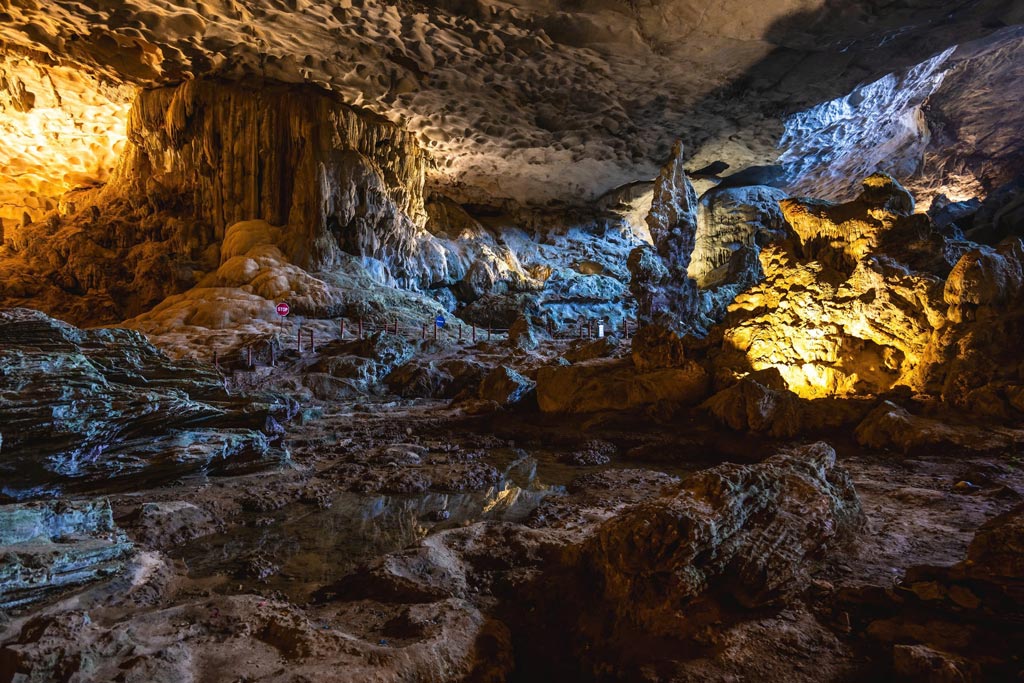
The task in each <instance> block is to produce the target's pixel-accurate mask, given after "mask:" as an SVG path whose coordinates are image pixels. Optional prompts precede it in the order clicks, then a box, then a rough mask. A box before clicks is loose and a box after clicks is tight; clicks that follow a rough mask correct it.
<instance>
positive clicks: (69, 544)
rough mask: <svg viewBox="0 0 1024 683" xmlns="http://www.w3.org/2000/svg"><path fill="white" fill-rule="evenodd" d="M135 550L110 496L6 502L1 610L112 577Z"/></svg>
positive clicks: (0, 550)
mask: <svg viewBox="0 0 1024 683" xmlns="http://www.w3.org/2000/svg"><path fill="white" fill-rule="evenodd" d="M131 550H132V544H131V543H130V542H129V541H128V538H127V537H126V536H125V535H124V533H123V532H122V531H121V530H120V529H118V528H117V526H115V524H114V519H113V516H112V513H111V509H110V503H108V502H106V501H68V502H64V501H48V502H42V503H27V504H21V505H3V506H0V609H5V610H7V609H11V608H12V607H17V606H21V605H24V604H27V603H30V602H34V601H38V600H41V599H44V598H46V597H48V596H50V595H53V594H55V593H58V592H60V591H61V590H63V589H66V588H70V587H73V586H77V585H81V584H83V583H88V582H91V581H95V580H97V579H100V578H104V577H107V576H111V575H112V574H115V573H117V572H119V571H121V570H122V569H123V568H124V559H125V556H126V555H128V554H129V553H130V552H131Z"/></svg>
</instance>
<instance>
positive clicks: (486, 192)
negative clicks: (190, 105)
mask: <svg viewBox="0 0 1024 683" xmlns="http://www.w3.org/2000/svg"><path fill="white" fill-rule="evenodd" d="M1019 24H1024V3H1021V2H1019V1H1018V0H977V1H972V2H953V1H949V0H946V1H940V0H893V1H885V2H883V1H881V0H877V1H871V2H852V1H848V0H832V1H830V2H822V1H821V0H761V1H759V2H750V1H749V0H722V1H719V0H710V1H709V0H654V1H649V0H647V1H645V0H637V1H615V0H576V1H568V2H567V1H557V2H556V1H548V2H546V1H544V0H519V1H516V2H495V1H492V0H430V1H429V2H421V3H411V2H403V3H392V2H379V1H378V0H362V1H360V0H333V1H329V2H328V1H322V0H246V1H245V2H239V1H236V0H137V1H136V2H121V1H113V0H0V43H2V53H3V54H4V58H3V59H4V60H5V61H3V62H0V72H2V74H0V75H2V76H3V77H2V78H0V108H2V109H3V110H4V121H5V122H4V124H3V125H4V129H3V131H0V132H3V133H4V134H5V135H4V137H5V139H6V140H8V144H7V145H6V150H0V175H3V176H4V178H3V180H4V182H3V183H0V185H4V186H5V188H6V189H4V190H0V195H2V194H3V192H6V193H7V194H11V192H18V191H19V190H18V188H19V187H20V188H21V190H20V191H24V190H25V188H26V187H27V186H31V187H32V188H33V189H34V190H35V191H37V193H38V194H39V196H40V197H44V196H48V195H54V194H56V190H57V189H60V188H65V189H66V188H67V187H70V186H72V185H74V184H75V183H77V182H79V181H81V180H82V179H83V178H89V177H91V178H93V179H96V180H102V179H103V175H104V172H105V170H106V169H108V168H109V167H110V166H111V164H112V161H111V156H112V155H116V152H117V149H118V146H119V145H120V144H121V138H123V134H124V132H123V119H124V110H125V108H126V106H127V104H128V103H129V102H130V99H131V94H132V93H133V92H134V88H137V87H151V86H154V85H159V84H165V83H175V82H179V81H181V80H185V79H190V78H196V77H203V76H213V77H222V78H228V79H245V78H268V79H275V80H280V81H286V82H310V83H313V84H316V85H319V86H321V87H323V88H326V89H329V90H331V91H333V92H335V93H337V94H338V96H339V97H341V98H342V99H343V100H344V101H345V102H347V103H349V104H353V105H357V106H360V107H363V108H366V109H369V110H372V111H374V112H377V113H379V114H382V115H384V116H386V117H387V118H389V119H390V120H392V121H394V122H395V123H397V124H399V125H401V126H403V127H405V128H407V129H409V130H411V131H412V132H414V133H415V134H416V135H417V137H418V139H419V140H420V142H421V143H422V145H423V146H424V147H425V148H426V149H427V150H428V152H429V154H430V157H431V170H430V172H429V177H428V181H429V184H430V187H432V188H437V189H440V190H443V191H444V192H445V193H447V194H448V195H450V196H452V197H455V198H457V199H459V200H461V201H465V202H478V203H482V202H495V201H500V200H503V199H510V200H513V201H515V202H519V203H528V204H544V203H549V202H568V203H581V202H585V201H588V200H590V199H593V198H594V197H596V196H599V195H601V194H602V193H604V192H607V191H608V190H610V189H612V188H614V187H616V186H619V185H622V184H625V183H629V182H632V181H636V180H641V179H649V178H651V177H653V176H654V175H655V173H656V171H657V168H658V167H659V165H660V164H661V163H663V162H664V161H665V159H666V158H667V156H668V154H669V151H670V148H671V144H672V142H673V140H674V139H676V138H682V139H683V141H684V142H685V143H686V145H687V148H688V150H689V151H690V152H689V153H690V155H691V159H690V162H689V166H690V168H691V170H694V169H697V168H700V167H701V166H703V165H705V164H709V163H711V162H714V161H718V160H722V161H725V162H726V163H729V164H730V166H731V167H732V168H733V169H734V170H735V169H739V168H743V167H745V166H750V165H755V164H772V163H775V162H776V160H777V159H778V158H779V156H780V153H781V152H780V149H779V142H780V139H784V135H785V136H788V137H789V138H790V141H791V142H793V145H792V149H791V150H790V151H789V153H790V154H791V155H793V154H799V155H803V156H805V157H806V156H813V155H814V154H815V153H817V152H820V150H817V152H816V151H815V150H814V149H810V150H808V149H806V147H807V146H808V144H811V147H813V146H814V145H813V144H812V143H814V141H815V139H816V138H815V135H819V137H821V136H820V131H817V132H815V131H811V132H809V133H807V134H806V135H804V136H803V137H802V138H801V139H799V140H796V141H793V140H792V139H791V138H792V133H793V131H794V130H800V128H801V126H803V127H804V128H814V125H813V124H814V121H813V120H812V121H811V122H810V123H808V121H806V120H802V121H798V122H797V124H793V123H792V121H790V123H789V124H787V123H786V121H787V119H791V118H792V116H793V115H794V114H796V113H798V112H801V111H805V110H810V109H813V107H814V106H815V105H819V104H820V103H823V102H828V101H830V100H833V99H835V98H842V97H844V96H847V95H848V94H849V93H850V91H851V89H853V88H854V87H855V86H857V85H858V84H865V83H871V82H873V81H875V80H876V79H880V78H883V77H885V76H886V74H891V73H894V72H895V73H899V72H900V70H903V69H911V68H913V67H915V65H919V64H921V63H922V62H925V61H926V60H928V59H931V58H934V57H936V55H939V56H942V55H946V56H945V57H944V58H943V59H944V60H946V61H948V60H952V59H953V57H950V55H951V54H952V52H950V51H951V50H954V49H956V48H957V47H958V46H961V45H964V44H966V43H969V42H970V41H975V43H977V41H984V40H987V39H991V36H1000V40H1003V41H1004V42H1005V41H1011V44H1009V45H1002V47H1001V49H1003V50H1004V52H1007V53H1008V54H1010V55H1013V54H1015V53H1016V52H1019V50H1017V48H1018V47H1019V45H1018V44H1017V43H1012V41H1014V40H1016V41H1020V40H1021V35H1020V33H1019V32H1015V31H1016V30H1017V29H1018V28H1019V26H1018V25H1019ZM971 49H972V50H973V51H974V52H978V51H979V49H980V48H977V47H973V48H971ZM982 51H984V50H982ZM1003 59H1004V61H1006V60H1011V61H1012V59H1011V57H1006V55H1004V56H1003ZM952 63H953V62H952V61H950V64H952ZM1011 66H1012V69H1015V71H1012V73H1013V74H1015V77H1016V78H1019V77H1020V68H1019V66H1018V65H1016V64H1014V65H1011ZM927 76H928V74H926V77H927ZM968 80H969V79H968ZM1022 84H1024V83H1020V82H1017V81H1013V82H1011V83H1010V86H1011V89H1012V87H1016V86H1020V85H1022ZM932 85H933V86H934V85H936V84H935V83H934V82H932ZM989 85H991V84H989ZM933 90H934V88H933ZM933 90H928V89H927V88H924V90H922V91H921V92H920V93H918V95H917V100H914V98H913V97H910V98H909V99H910V100H913V101H911V102H910V104H911V105H912V106H911V107H910V110H908V111H907V112H903V111H900V112H897V114H898V115H899V116H903V115H906V116H909V117H910V118H913V116H914V115H915V114H914V111H911V110H913V106H916V105H920V104H921V102H922V101H923V100H925V99H927V98H928V97H929V96H930V95H931V94H932V92H933ZM987 92H989V94H990V96H991V92H992V91H991V89H990V88H989V89H988V90H987ZM996 92H998V90H997V91H996ZM1002 92H1006V90H1005V89H1004V90H1002ZM26 93H28V94H26ZM83 93H85V94H83ZM940 99H941V98H940ZM48 102H49V104H47V103H48ZM904 104H906V103H905V102H904ZM847 105H849V103H847ZM847 105H844V106H847ZM46 106H49V110H48V111H50V112H51V113H52V112H53V111H56V109H55V107H56V108H59V107H60V106H64V108H65V109H68V108H69V107H70V108H71V109H73V110H74V111H72V113H71V114H70V116H71V119H73V120H68V121H65V122H63V123H61V122H57V123H52V124H51V123H48V121H50V119H53V118H59V116H54V115H47V116H44V117H42V118H41V119H40V120H29V119H28V118H26V117H27V116H29V113H30V112H31V110H32V109H33V108H43V107H46ZM1014 109H1020V108H1019V107H1014ZM75 112H78V114H77V115H76V113H75ZM82 112H84V113H82ZM15 115H17V116H15ZM861 115H862V117H865V121H863V122H862V123H865V122H866V123H870V116H871V112H870V111H869V112H866V113H865V112H862V113H861ZM1017 115H1019V113H1018V114H1017ZM18 116H20V117H21V118H18ZM38 118H39V117H37V119H38ZM819 123H820V121H819ZM826 123H828V122H827V121H826ZM970 123H971V122H970V121H968V122H967V123H966V124H965V125H970ZM55 126H56V131H57V132H56V134H55V133H54V130H55V128H54V127H55ZM62 126H63V127H64V128H67V127H68V126H70V128H69V129H67V130H64V128H61V127H62ZM40 129H42V132H41V133H40ZM76 130H77V131H78V132H77V135H78V137H77V138H76V137H75V136H76V132H75V131H76ZM32 131H34V132H32ZM62 133H63V134H62ZM972 134H977V131H974V132H973V133H972ZM40 135H44V136H48V137H49V139H50V142H51V144H53V145H54V146H56V147H58V148H59V149H60V150H61V153H60V154H61V155H63V158H60V159H57V158H51V159H47V158H46V156H47V155H46V153H45V151H46V150H45V147H46V144H45V143H42V142H40V141H39V139H38V138H39V136H40ZM808 139H809V140H811V143H808V142H807V140H808ZM76 140H77V142H76ZM83 140H85V141H84V142H83ZM822 140H823V141H821V140H819V143H820V144H828V143H829V140H830V138H829V137H828V135H826V136H824V138H822ZM831 141H832V142H835V136H834V135H833V136H832V138H831ZM861 143H862V144H872V145H874V142H873V141H871V140H867V141H866V142H865V141H864V140H861ZM907 144H908V145H910V147H913V145H912V144H911V143H907ZM1018 144H1019V143H1018ZM875 146H876V147H877V145H875ZM1004 146H1005V145H1004ZM904 147H906V145H904ZM901 149H902V148H901ZM897 151H899V150H897ZM903 151H904V152H905V151H906V150H905V149H904V150H903ZM911 152H913V153H914V154H918V155H919V156H920V155H925V151H923V150H914V149H911ZM50 156H51V157H57V156H60V155H58V154H51V155H50ZM830 160H831V161H834V159H830ZM26 163H28V164H29V165H34V166H35V167H36V168H34V169H30V168H25V164H26ZM804 170H806V169H804ZM858 170H859V169H858ZM946 170H948V169H946ZM857 178H859V176H858V177H857ZM857 178H852V179H851V182H854V183H855V182H856V181H857ZM803 181H804V184H806V178H803ZM933 184H934V183H933ZM797 185H799V183H797ZM11 187H14V188H15V189H14V190H11ZM828 189H829V190H830V191H829V192H825V193H821V194H833V195H837V196H838V195H842V194H844V192H845V189H846V188H845V187H841V186H838V185H837V186H835V187H831V186H830V187H829V188H828ZM4 201H5V200H4V198H3V196H0V204H2V203H4ZM40 201H41V200H40ZM37 204H39V201H37ZM17 213H18V212H15V211H13V210H8V211H7V215H12V214H14V215H17ZM3 215H5V214H4V213H3V212H0V216H3Z"/></svg>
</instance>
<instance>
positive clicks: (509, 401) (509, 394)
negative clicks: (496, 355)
mask: <svg viewBox="0 0 1024 683" xmlns="http://www.w3.org/2000/svg"><path fill="white" fill-rule="evenodd" d="M536 386H537V385H536V382H533V381H532V380H529V379H527V378H526V377H523V376H522V375H520V374H519V373H518V372H516V371H515V370H513V369H511V368H509V367H506V366H504V365H502V366H501V367H498V368H496V369H494V370H492V371H491V372H489V373H488V374H487V376H486V377H484V379H483V381H482V382H481V383H480V398H481V399H483V400H485V401H494V402H495V403H497V404H498V405H500V406H510V405H515V404H517V403H522V402H523V401H525V400H526V398H527V397H528V396H529V395H530V393H531V392H532V391H533V390H534V388H535V387H536Z"/></svg>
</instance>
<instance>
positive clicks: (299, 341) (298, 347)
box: [295, 327, 302, 356]
mask: <svg viewBox="0 0 1024 683" xmlns="http://www.w3.org/2000/svg"><path fill="white" fill-rule="evenodd" d="M295 350H296V351H298V352H299V355H300V356H301V355H302V328H301V327H300V328H299V329H298V330H296V332H295Z"/></svg>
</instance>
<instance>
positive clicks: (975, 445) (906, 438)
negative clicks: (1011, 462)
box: [856, 401, 1024, 453]
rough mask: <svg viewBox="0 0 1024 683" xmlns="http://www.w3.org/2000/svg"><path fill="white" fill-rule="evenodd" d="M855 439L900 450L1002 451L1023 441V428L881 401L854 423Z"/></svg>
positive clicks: (932, 451)
mask: <svg viewBox="0 0 1024 683" xmlns="http://www.w3.org/2000/svg"><path fill="white" fill-rule="evenodd" d="M856 436H857V442H858V443H860V444H862V445H864V446H870V447H872V448H890V449H894V450H899V451H902V452H903V453H936V452H939V451H942V450H945V451H952V452H1006V451H1011V450H1015V449H1016V448H1017V447H1018V446H1019V445H1020V444H1024V430H1020V429H1010V428H1008V427H985V426H981V425H978V424H962V423H958V422H955V421H952V420H950V419H944V420H939V419H935V418H928V417H921V416H919V415H912V414H911V413H910V412H909V411H907V410H906V409H905V408H901V407H900V406H898V405H896V404H894V403H892V402H891V401H884V402H883V403H881V404H880V405H879V406H878V407H877V408H875V409H874V410H873V411H871V413H869V414H868V415H867V417H865V418H864V420H863V422H861V423H860V424H859V425H858V426H857V430H856Z"/></svg>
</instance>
